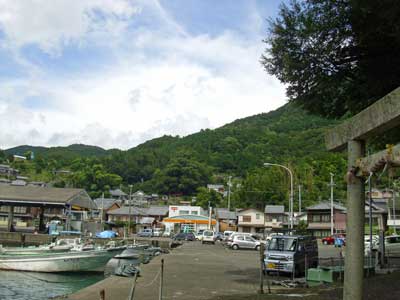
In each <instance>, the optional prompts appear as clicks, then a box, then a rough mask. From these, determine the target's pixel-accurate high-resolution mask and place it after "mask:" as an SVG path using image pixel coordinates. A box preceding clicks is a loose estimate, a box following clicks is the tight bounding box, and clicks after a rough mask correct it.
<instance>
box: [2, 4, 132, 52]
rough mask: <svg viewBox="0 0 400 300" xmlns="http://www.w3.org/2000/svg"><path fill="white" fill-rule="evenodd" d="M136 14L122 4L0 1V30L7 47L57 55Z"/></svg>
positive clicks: (110, 30) (112, 28)
mask: <svg viewBox="0 0 400 300" xmlns="http://www.w3.org/2000/svg"><path fill="white" fill-rule="evenodd" d="M137 11H138V10H137V9H136V8H135V7H134V6H133V5H132V3H131V2H129V1H126V0H79V1H71V0H52V1H48V0H13V1H9V0H0V28H1V29H2V31H3V32H4V34H5V35H6V37H7V41H8V42H9V43H10V44H11V45H10V46H17V47H21V46H25V45H30V44H35V45H38V46H39V47H40V48H41V49H42V50H43V51H45V52H47V53H51V54H57V53H58V52H59V51H60V50H61V49H62V47H63V46H65V45H67V44H69V43H71V42H78V43H79V42H80V41H81V39H83V38H84V37H85V36H86V34H88V33H89V32H91V31H94V32H96V31H109V32H112V31H115V30H116V29H119V28H121V27H122V28H123V27H124V25H125V24H126V22H127V19H129V17H131V16H132V15H133V14H134V13H136V12H137Z"/></svg>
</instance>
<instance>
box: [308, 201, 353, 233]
mask: <svg viewBox="0 0 400 300" xmlns="http://www.w3.org/2000/svg"><path fill="white" fill-rule="evenodd" d="M307 223H308V224H307V225H308V226H307V228H308V230H309V231H311V232H312V233H313V235H314V236H316V237H325V236H329V235H330V234H331V202H330V201H323V202H320V203H318V204H315V205H312V206H310V207H307ZM333 228H334V233H340V232H345V231H346V208H345V207H344V206H342V205H341V204H339V203H337V202H334V203H333Z"/></svg>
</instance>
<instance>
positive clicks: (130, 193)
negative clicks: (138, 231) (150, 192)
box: [128, 184, 132, 237]
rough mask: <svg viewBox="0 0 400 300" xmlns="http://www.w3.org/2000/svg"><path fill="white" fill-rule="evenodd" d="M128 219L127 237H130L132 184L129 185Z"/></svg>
mask: <svg viewBox="0 0 400 300" xmlns="http://www.w3.org/2000/svg"><path fill="white" fill-rule="evenodd" d="M128 205H129V219H128V237H129V236H130V235H131V206H132V184H130V185H129V200H128Z"/></svg>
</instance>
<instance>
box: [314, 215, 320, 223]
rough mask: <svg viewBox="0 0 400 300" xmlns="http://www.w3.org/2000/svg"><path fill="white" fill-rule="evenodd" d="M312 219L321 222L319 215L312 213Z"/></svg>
mask: <svg viewBox="0 0 400 300" xmlns="http://www.w3.org/2000/svg"><path fill="white" fill-rule="evenodd" d="M312 221H313V222H321V216H320V215H312Z"/></svg>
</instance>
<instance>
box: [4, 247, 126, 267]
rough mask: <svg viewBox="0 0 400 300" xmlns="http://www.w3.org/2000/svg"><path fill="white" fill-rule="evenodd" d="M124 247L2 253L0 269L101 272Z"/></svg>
mask: <svg viewBox="0 0 400 300" xmlns="http://www.w3.org/2000/svg"><path fill="white" fill-rule="evenodd" d="M124 250H125V247H117V248H111V249H103V250H89V251H80V252H67V253H43V254H37V255H26V256H25V255H23V256H21V255H2V256H0V269H2V270H14V271H29V272H47V273H58V272H103V271H104V267H105V265H106V264H107V262H108V261H109V260H110V259H111V258H113V257H114V256H115V255H117V254H120V253H121V252H122V251H124Z"/></svg>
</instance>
